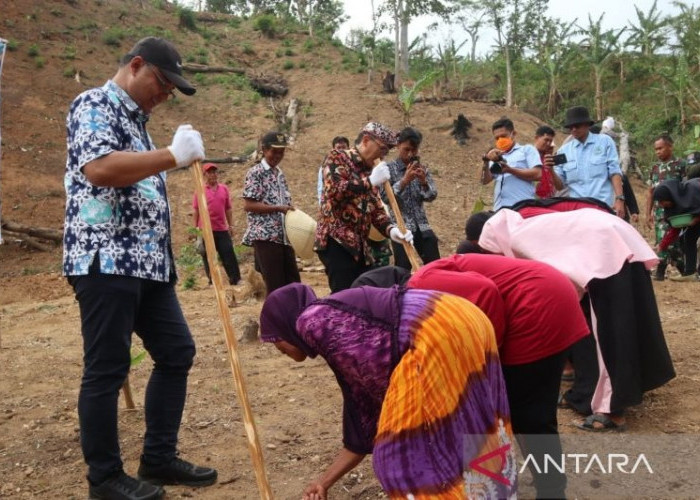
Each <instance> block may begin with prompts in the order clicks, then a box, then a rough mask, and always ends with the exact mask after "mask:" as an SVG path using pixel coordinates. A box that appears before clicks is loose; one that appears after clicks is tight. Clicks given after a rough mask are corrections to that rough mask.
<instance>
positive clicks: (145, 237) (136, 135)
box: [63, 80, 175, 282]
mask: <svg viewBox="0 0 700 500" xmlns="http://www.w3.org/2000/svg"><path fill="white" fill-rule="evenodd" d="M147 120H148V117H147V116H146V115H144V114H143V113H142V112H141V111H140V109H139V107H138V105H137V104H136V103H135V102H134V101H133V99H131V97H129V95H128V94H127V93H126V92H125V91H124V90H123V89H121V88H120V87H119V86H118V85H117V84H115V83H114V82H113V81H111V80H110V81H108V82H107V83H105V84H104V85H103V86H102V87H99V88H94V89H91V90H88V91H86V92H83V93H82V94H80V95H79V96H78V97H76V99H75V100H74V101H73V103H72V104H71V107H70V110H69V112H68V116H67V117H66V127H67V145H68V158H67V160H66V174H65V178H64V185H65V189H66V218H65V224H64V235H63V274H64V275H66V276H79V275H85V274H88V270H89V268H90V265H91V264H92V263H93V261H94V259H95V256H96V255H99V260H100V268H99V270H100V272H101V273H105V274H118V275H124V276H131V277H136V278H143V279H149V280H154V281H163V282H168V281H170V280H171V279H172V278H174V277H175V270H174V266H173V254H172V249H171V243H170V210H169V207H168V201H167V197H166V190H165V173H160V174H158V175H153V176H151V177H148V178H146V179H143V180H141V181H139V182H137V183H136V184H133V185H131V186H127V187H121V188H117V187H100V186H95V185H93V184H92V183H91V182H90V181H89V180H88V179H87V177H85V175H84V174H83V167H84V166H85V164H87V163H89V162H91V161H93V160H96V159H98V158H102V157H104V156H106V155H108V154H111V153H113V152H116V151H148V150H151V149H155V147H154V146H153V143H152V142H151V138H150V137H149V135H148V132H146V128H145V124H146V121H147Z"/></svg>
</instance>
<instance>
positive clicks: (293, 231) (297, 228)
mask: <svg viewBox="0 0 700 500" xmlns="http://www.w3.org/2000/svg"><path fill="white" fill-rule="evenodd" d="M284 231H285V232H286V233H287V239H288V240H289V244H290V245H292V248H293V249H294V252H295V253H296V254H297V255H298V256H299V257H300V258H302V259H311V258H313V256H314V239H315V237H316V221H315V220H314V219H313V218H312V217H311V216H310V215H309V214H307V213H305V212H303V211H301V210H299V209H298V208H297V209H294V210H288V211H287V213H286V214H285V215H284Z"/></svg>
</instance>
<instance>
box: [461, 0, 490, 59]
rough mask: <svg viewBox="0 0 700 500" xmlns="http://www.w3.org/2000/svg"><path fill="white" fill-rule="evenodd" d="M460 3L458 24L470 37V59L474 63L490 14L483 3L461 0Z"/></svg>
mask: <svg viewBox="0 0 700 500" xmlns="http://www.w3.org/2000/svg"><path fill="white" fill-rule="evenodd" d="M460 3H461V7H460V10H459V12H460V15H458V16H457V18H456V19H457V24H459V25H460V26H461V27H462V29H463V30H464V31H465V32H466V33H467V36H469V41H470V50H469V59H470V61H471V62H472V63H473V62H476V44H477V43H478V42H479V36H480V35H479V33H480V32H481V30H482V29H483V28H484V27H485V26H486V21H487V15H488V12H487V10H486V7H485V6H484V5H483V4H482V3H481V2H475V1H474V0H461V1H460Z"/></svg>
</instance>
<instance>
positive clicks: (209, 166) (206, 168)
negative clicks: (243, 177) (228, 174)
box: [202, 163, 219, 172]
mask: <svg viewBox="0 0 700 500" xmlns="http://www.w3.org/2000/svg"><path fill="white" fill-rule="evenodd" d="M212 168H213V169H214V170H219V167H217V166H216V165H214V164H213V163H205V164H204V165H202V170H203V171H204V172H209V171H210V170H211V169H212Z"/></svg>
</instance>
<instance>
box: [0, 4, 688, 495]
mask: <svg viewBox="0 0 700 500" xmlns="http://www.w3.org/2000/svg"><path fill="white" fill-rule="evenodd" d="M47 4H48V5H49V8H45V7H46V5H47ZM134 4H135V2H128V1H126V0H115V1H113V2H109V3H105V4H104V5H103V4H102V3H101V2H92V1H74V2H60V1H52V2H40V1H38V0H36V1H30V0H25V1H23V2H13V3H11V4H8V5H7V6H6V5H3V17H5V19H6V20H12V23H11V25H10V23H9V22H5V25H4V27H5V28H6V32H4V33H0V35H2V36H3V37H5V38H8V39H14V40H18V41H20V42H21V45H20V49H19V50H17V51H15V52H9V53H8V56H7V58H6V61H5V69H4V74H3V89H2V90H3V101H2V106H3V108H2V111H3V115H2V116H3V123H2V127H3V128H2V134H3V135H2V148H3V157H2V196H3V198H2V201H3V213H2V216H3V218H4V219H6V220H13V221H17V222H21V223H24V224H28V225H34V226H43V227H51V228H54V229H60V228H61V227H62V221H63V210H64V199H63V187H62V179H63V169H64V162H65V145H64V144H65V139H64V131H63V121H64V119H65V114H66V111H67V107H68V104H69V103H70V101H71V100H72V98H73V97H74V96H75V95H76V94H77V93H79V92H80V91H82V90H83V89H84V88H86V86H93V85H99V84H101V83H102V82H103V81H104V80H105V79H107V78H109V77H110V76H111V75H112V74H113V71H114V68H115V61H116V58H117V56H118V55H119V54H121V53H123V52H125V51H126V49H127V48H128V46H130V44H131V43H132V42H133V41H135V39H134V40H130V41H129V42H128V43H127V42H126V41H125V42H124V44H123V46H122V47H119V48H113V47H106V46H105V45H103V44H101V43H100V42H99V38H98V37H97V34H90V33H91V32H90V33H88V30H87V28H85V27H84V25H81V26H83V28H81V31H77V34H76V32H71V31H70V28H71V26H72V27H75V26H78V24H79V23H84V21H85V19H87V18H90V19H94V20H95V22H96V23H97V26H98V28H97V30H98V31H97V32H99V30H100V29H105V28H106V27H108V26H112V25H119V24H120V23H121V24H126V23H127V22H128V21H129V20H131V21H134V20H136V21H138V22H139V23H141V24H142V25H145V24H147V23H154V24H155V23H158V24H159V25H160V26H164V27H165V28H167V29H171V30H172V31H173V33H175V35H174V36H175V38H176V39H177V42H178V44H179V45H180V46H181V47H183V53H185V52H191V51H194V50H196V49H197V47H199V46H200V45H201V39H199V38H197V36H195V35H193V34H191V33H183V32H181V31H178V30H177V27H176V21H175V20H173V19H172V16H169V17H168V15H166V14H165V13H163V12H162V11H149V10H146V11H142V10H140V9H131V7H132V6H133V5H134ZM49 12H50V13H49ZM59 14H60V15H59ZM211 29H214V28H211ZM222 33H223V34H222V35H221V37H220V38H219V39H214V41H210V42H208V45H207V47H208V50H210V51H211V54H212V56H211V58H210V61H209V63H210V64H223V63H226V62H227V61H228V60H230V59H231V58H233V59H235V60H237V61H239V62H241V64H242V65H243V66H244V67H246V68H255V69H256V71H257V70H260V71H264V70H269V71H272V70H275V69H277V70H279V67H280V66H281V60H276V59H275V57H272V55H271V54H272V53H274V51H275V50H276V49H277V48H279V47H280V46H281V42H280V41H279V40H266V39H262V38H259V36H258V34H257V33H256V34H254V35H253V34H251V33H250V32H248V33H238V32H237V31H236V30H232V29H229V28H226V29H225V30H224V31H222ZM237 37H238V38H237ZM246 37H247V38H246ZM294 37H296V38H298V40H297V41H298V42H300V43H301V41H302V40H303V39H302V38H301V37H300V36H298V35H294ZM294 37H293V38H294ZM241 40H250V41H251V43H252V44H253V45H254V48H255V52H254V55H250V54H248V53H245V52H242V51H241V49H240V43H241ZM215 42H216V43H218V45H216V44H215ZM34 43H35V44H37V45H38V47H39V50H40V53H41V54H42V55H43V56H44V57H45V59H46V63H45V64H44V66H43V68H40V69H37V67H36V63H35V62H32V59H31V57H29V56H28V55H27V47H29V45H31V44H34ZM66 44H71V45H74V46H75V47H76V48H77V50H76V52H77V54H78V56H77V57H76V58H75V59H72V60H71V64H74V65H75V66H76V67H78V68H79V69H81V71H82V72H83V73H82V75H83V80H82V83H77V82H76V81H74V80H73V79H66V78H65V77H64V76H62V71H63V64H65V46H66ZM227 44H228V45H227ZM295 50H297V49H295ZM297 54H298V55H297V56H295V61H296V62H297V68H299V69H295V70H293V71H289V72H287V73H285V74H284V76H285V78H286V79H287V81H288V82H289V85H290V95H289V96H287V97H286V98H285V99H283V100H277V101H272V100H267V99H262V100H260V101H255V102H252V101H251V102H247V101H246V102H244V103H243V104H242V105H238V104H236V105H233V104H231V102H232V101H231V92H232V91H231V90H230V89H227V88H224V87H222V86H220V85H216V84H208V85H201V86H200V90H199V92H198V93H197V96H196V97H195V98H193V99H191V100H188V99H185V98H183V99H178V101H177V102H176V103H174V104H168V105H164V106H163V107H162V108H163V109H160V108H159V109H158V110H156V113H154V116H153V119H152V120H151V122H149V127H150V130H151V133H152V135H153V136H154V138H155V140H156V143H157V144H161V145H162V144H167V143H168V142H169V140H170V137H171V135H172V133H173V131H174V130H175V128H176V127H177V124H179V123H182V122H185V121H187V122H191V123H193V124H194V125H195V127H197V128H198V129H200V130H201V131H202V135H203V137H204V138H205V144H206V147H207V153H208V155H209V156H224V155H229V154H233V155H236V154H239V153H240V152H241V151H242V150H243V149H244V148H245V146H246V145H248V144H250V143H254V142H255V141H256V139H257V137H259V136H260V134H261V133H263V132H264V131H266V130H268V129H271V128H273V127H274V126H275V122H274V115H275V113H274V111H275V110H279V109H284V108H285V106H286V104H287V102H288V99H289V98H291V97H296V98H299V99H301V100H302V107H303V108H304V110H305V111H304V115H303V117H302V120H301V130H300V132H299V134H298V135H297V137H296V139H295V142H294V145H293V146H292V147H291V148H290V149H289V150H288V152H287V156H286V157H285V160H284V162H283V163H282V168H283V170H284V171H285V173H286V175H287V178H288V180H289V183H290V188H291V191H292V196H293V199H294V203H295V205H296V206H297V207H299V208H301V209H302V210H304V211H306V212H307V213H310V214H314V213H315V193H316V172H317V168H318V165H319V163H320V162H321V160H322V158H323V156H324V154H325V152H326V151H327V149H328V144H329V142H330V140H331V138H332V137H333V136H335V135H338V134H342V135H346V136H348V137H350V138H351V140H352V139H354V137H355V135H356V134H357V132H358V131H359V129H360V127H361V126H362V125H363V124H364V123H365V122H366V121H368V120H377V121H381V122H384V123H387V124H389V125H390V126H392V127H394V128H397V129H398V128H400V127H401V126H402V125H403V123H402V113H401V111H400V110H399V108H398V104H397V101H396V97H395V96H391V95H385V94H382V93H381V84H380V82H379V80H378V79H375V80H374V81H373V82H372V83H367V77H366V75H363V74H352V73H347V72H343V71H340V70H337V71H328V70H327V69H323V67H322V66H321V64H320V63H319V64H316V61H317V60H320V61H321V62H322V61H325V60H330V61H333V62H336V63H337V62H338V61H339V60H340V56H339V55H338V54H337V53H335V52H333V51H332V50H331V49H329V48H328V47H326V48H324V49H323V51H321V52H314V53H310V54H304V53H303V52H302V51H301V50H297ZM227 58H228V59H227ZM302 58H305V59H304V60H305V61H306V67H305V69H300V65H299V61H300V60H302ZM61 61H64V62H61ZM27 82H31V83H32V85H31V86H30V85H26V83H27ZM57 82H58V84H57ZM458 113H464V114H465V115H466V116H467V117H468V118H469V119H470V120H471V122H472V124H473V127H472V129H471V138H470V140H469V141H468V143H467V144H466V145H465V146H459V145H457V144H456V142H455V141H454V139H453V138H452V137H450V135H449V130H450V126H451V124H452V121H453V120H454V119H455V118H456V117H457V114H458ZM504 114H508V115H509V116H511V117H512V118H513V119H514V121H515V123H516V127H517V129H518V131H519V133H520V135H519V138H520V140H521V142H528V141H530V140H531V137H532V135H533V132H534V129H535V127H536V126H537V125H538V124H540V123H541V122H540V121H539V120H538V119H537V118H535V117H532V116H530V115H527V114H525V113H521V112H518V111H515V110H505V109H504V108H502V107H500V106H498V105H496V104H492V103H484V102H465V101H446V102H440V103H420V104H416V105H415V106H414V109H413V111H412V113H411V121H412V123H413V124H414V125H415V126H417V127H418V128H419V129H421V131H422V132H423V133H424V136H425V139H424V146H423V148H422V158H423V159H424V160H425V161H426V162H427V163H428V164H429V166H430V168H431V171H432V172H433V175H434V177H435V180H436V183H437V187H438V190H439V197H438V199H437V200H436V201H435V202H434V203H433V204H432V205H431V206H430V208H429V210H428V216H429V219H430V220H431V221H432V223H433V225H434V227H435V230H436V232H437V234H438V235H439V237H440V238H441V251H442V253H443V255H448V254H449V253H451V252H452V251H453V250H454V248H455V247H456V245H457V243H458V241H459V240H460V239H461V238H462V237H463V234H464V233H463V231H464V221H465V219H466V217H467V215H468V214H469V213H470V212H471V208H472V206H473V204H474V202H475V201H476V200H478V199H480V198H483V199H484V200H485V201H487V202H488V201H489V199H490V193H491V192H492V186H488V187H486V188H480V187H479V185H478V183H477V178H478V169H479V167H480V162H479V158H480V156H481V154H482V153H483V152H484V151H485V150H486V148H487V147H488V146H489V145H490V143H491V137H490V124H491V123H492V122H493V121H494V120H495V119H497V118H499V117H500V116H501V115H504ZM558 139H559V138H558ZM248 167H249V165H235V164H234V165H233V166H231V165H224V166H222V173H221V177H222V181H223V182H226V183H227V184H229V186H230V189H231V192H232V195H233V196H234V197H238V196H239V194H240V190H241V189H242V180H243V176H244V174H245V171H246V170H247V168H248ZM168 182H169V186H168V188H169V194H170V201H171V206H172V214H173V221H172V226H173V233H174V248H175V252H176V253H177V254H179V253H180V252H181V251H182V248H183V247H184V245H186V244H188V240H187V228H188V226H189V225H190V224H191V200H192V198H191V197H192V181H191V174H190V172H188V171H186V170H184V171H177V172H172V173H171V174H169V181H168ZM633 182H634V185H635V188H636V190H637V193H638V195H639V196H640V204H641V205H642V206H643V201H644V196H643V195H644V188H643V185H642V183H641V181H639V180H636V179H635V180H633ZM234 207H235V214H236V215H235V219H236V221H235V226H236V232H237V236H236V238H237V239H239V238H240V237H241V236H242V233H243V230H244V228H245V221H244V214H243V212H242V211H241V210H240V202H239V201H238V199H237V198H236V199H234ZM645 236H649V235H648V234H646V233H645ZM5 237H6V242H5V243H6V244H4V245H2V246H0V374H1V376H0V394H2V399H1V400H0V478H2V479H0V497H13V498H84V497H85V495H86V484H85V479H84V476H85V465H84V463H83V460H82V456H81V452H80V446H79V442H78V419H77V412H76V403H77V395H78V385H79V381H80V374H81V337H80V329H79V315H78V306H77V304H76V302H75V300H74V299H73V296H72V293H71V290H70V289H69V287H68V285H67V284H66V282H65V279H64V278H63V277H61V275H60V269H61V250H60V249H59V248H56V249H55V250H53V251H51V252H38V251H34V250H30V249H27V248H26V247H25V246H23V245H22V244H21V241H19V240H20V238H17V237H16V236H7V235H6V236H5ZM581 243H583V244H585V242H581ZM247 259H248V257H245V258H244V261H243V265H244V267H245V268H247V267H248V266H250V263H249V262H248V261H247ZM182 272H183V270H182V269H180V273H181V274H182ZM244 274H245V273H244ZM302 280H303V281H304V282H305V283H308V284H310V285H312V286H313V287H314V288H315V290H316V292H317V294H319V295H325V294H326V293H327V292H328V288H327V285H326V282H325V276H324V275H323V274H322V273H320V272H304V273H303V274H302ZM247 287H248V285H245V284H244V285H242V286H240V287H238V288H237V289H236V291H235V294H236V296H237V297H238V302H239V304H238V305H237V306H236V307H232V308H231V314H232V317H233V322H234V328H235V329H236V330H237V331H240V328H241V326H242V325H243V324H245V323H246V322H247V321H248V320H249V319H255V318H257V316H258V314H259V311H260V307H261V302H259V301H256V300H255V299H252V298H250V297H249V296H248V295H249V294H248V293H247V290H248V288H247ZM654 287H655V290H656V294H657V301H658V305H659V309H660V311H661V317H662V320H663V325H664V330H665V333H666V339H667V342H668V344H669V347H670V350H671V354H672V356H673V361H674V364H675V367H676V371H677V373H678V376H677V377H676V379H674V380H673V381H671V382H670V383H669V384H668V385H666V386H664V387H662V388H660V389H658V390H656V391H653V392H651V393H649V394H647V395H646V397H645V400H644V403H643V404H642V405H640V406H639V407H637V408H633V409H631V410H630V411H629V413H628V415H627V422H628V427H629V431H628V432H629V433H632V434H647V435H648V434H652V435H653V434H700V399H698V398H697V394H698V393H699V390H700V364H699V362H698V352H700V329H699V328H698V322H697V317H698V313H699V312H700V304H698V302H697V296H698V293H699V292H700V283H674V282H670V281H665V282H661V283H659V282H655V283H654ZM178 293H179V297H180V300H181V303H182V306H183V309H184V312H185V316H186V318H187V320H188V322H189V324H190V327H191V329H192V331H193V334H194V336H195V339H196V342H197V349H198V351H197V352H198V355H197V358H196V361H195V365H194V367H193V369H192V372H191V375H190V381H189V393H188V401H187V405H186V408H185V414H184V419H183V424H182V429H181V434H180V438H181V439H180V449H181V451H182V454H183V456H185V457H186V458H188V459H191V460H193V461H196V462H201V463H204V464H208V465H211V466H213V467H216V468H217V469H218V470H219V482H218V483H217V484H216V485H214V486H212V487H209V488H206V489H204V490H193V489H190V488H184V487H182V488H168V492H169V494H168V497H169V498H189V497H197V498H206V499H231V498H257V489H256V483H255V476H254V474H253V471H252V468H251V462H250V459H249V453H248V448H247V444H246V443H247V440H246V438H245V432H244V427H243V422H242V413H241V408H240V407H239V402H238V398H237V396H236V391H235V389H234V383H233V379H232V375H231V372H230V368H229V361H228V359H227V353H226V347H225V341H224V336H223V333H222V328H221V324H220V320H219V318H218V315H217V309H216V302H215V297H214V292H213V290H212V288H210V287H208V286H206V280H205V278H204V276H203V271H202V270H201V269H199V270H198V280H197V285H196V286H195V287H194V289H190V290H183V289H182V288H179V289H178ZM134 345H135V349H137V350H138V349H140V343H139V341H138V339H136V338H135V341H134ZM240 357H241V361H242V365H243V369H244V371H245V378H246V382H247V385H248V390H249V393H250V399H251V402H252V407H253V412H254V414H255V418H256V423H257V427H258V431H259V434H260V440H261V443H262V446H263V448H264V454H265V463H266V466H267V473H268V476H269V479H270V483H271V484H272V488H273V490H274V492H275V496H276V497H277V498H281V499H287V498H289V499H297V498H300V493H301V491H302V490H303V488H304V486H305V485H306V484H307V483H308V482H309V481H310V480H311V479H313V478H314V477H316V476H317V475H318V474H319V473H320V472H321V471H322V470H323V469H324V466H325V465H327V464H328V463H329V462H330V460H331V459H332V457H333V456H334V454H335V452H336V450H337V449H338V448H339V446H340V443H341V441H340V433H341V427H340V420H341V397H340V391H339V390H338V388H337V385H336V382H335V379H334V377H333V375H332V373H331V372H330V370H329V369H328V368H327V367H326V366H325V364H324V363H323V361H320V360H315V361H313V360H312V361H307V362H304V363H301V364H296V363H294V362H292V361H291V360H289V359H287V358H285V357H282V356H281V355H280V354H279V353H278V352H277V350H276V349H275V348H274V347H272V346H263V345H260V344H258V343H257V342H254V343H241V344H240ZM149 370H150V362H149V361H148V360H146V361H144V362H143V363H141V364H139V365H138V366H136V367H134V368H133V370H132V374H131V377H130V380H131V385H132V390H133V393H134V395H135V399H136V405H137V409H136V410H135V411H130V412H129V411H122V412H121V413H120V436H121V445H122V452H123V456H124V460H125V467H126V470H127V471H128V472H131V473H134V472H135V471H136V468H137V466H138V465H137V464H138V456H139V453H140V445H141V441H142V435H143V411H142V398H143V394H144V385H145V382H146V379H147V376H148V373H149ZM120 404H121V406H122V407H123V401H120ZM559 416H560V428H561V431H562V432H564V433H574V432H580V431H578V430H577V429H576V428H575V427H574V426H573V425H572V422H573V421H574V420H575V419H576V418H577V417H576V415H574V414H573V413H572V412H570V411H567V410H561V411H560V415H559ZM382 495H383V494H382V493H381V489H380V487H379V485H378V483H377V482H376V480H375V478H374V475H373V472H372V470H371V463H370V460H365V462H364V463H363V464H361V466H360V467H358V468H357V469H356V470H355V471H353V472H352V473H351V474H349V475H348V476H346V477H345V478H344V479H343V480H341V481H340V482H339V483H338V484H337V485H336V486H335V487H334V488H333V489H332V490H331V497H332V498H337V499H366V498H378V497H382Z"/></svg>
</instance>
